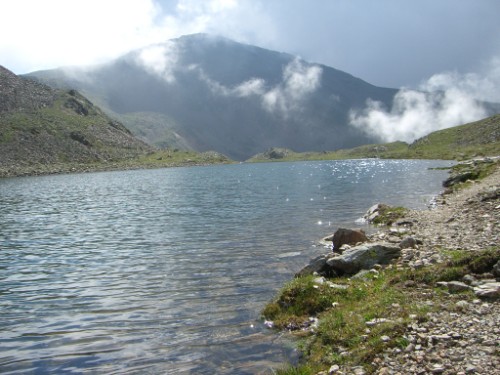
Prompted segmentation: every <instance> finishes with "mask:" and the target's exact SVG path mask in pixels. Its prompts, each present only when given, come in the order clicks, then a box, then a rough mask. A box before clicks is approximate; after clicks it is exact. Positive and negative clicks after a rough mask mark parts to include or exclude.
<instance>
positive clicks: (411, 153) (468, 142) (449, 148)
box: [249, 114, 500, 162]
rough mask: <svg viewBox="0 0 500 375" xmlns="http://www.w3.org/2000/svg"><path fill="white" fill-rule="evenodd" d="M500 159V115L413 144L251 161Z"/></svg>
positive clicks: (276, 153) (280, 154)
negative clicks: (496, 157)
mask: <svg viewBox="0 0 500 375" xmlns="http://www.w3.org/2000/svg"><path fill="white" fill-rule="evenodd" d="M478 156H500V114H496V115H494V116H491V117H487V118H485V119H482V120H479V121H475V122H471V123H468V124H464V125H459V126H454V127H451V128H448V129H443V130H438V131H435V132H432V133H430V134H428V135H426V136H425V137H422V138H420V139H417V140H416V141H414V142H413V143H411V144H408V143H405V142H392V143H384V144H370V145H363V146H358V147H354V148H350V149H341V150H337V151H333V152H322V153H318V152H302V153H298V152H294V151H292V150H288V149H276V148H271V149H269V150H267V151H266V152H263V153H259V154H257V155H255V156H253V157H252V158H251V159H250V160H249V161H252V162H262V161H297V160H332V159H359V158H383V159H455V160H464V159H471V158H475V157H478Z"/></svg>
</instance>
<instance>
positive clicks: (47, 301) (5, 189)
mask: <svg viewBox="0 0 500 375" xmlns="http://www.w3.org/2000/svg"><path fill="white" fill-rule="evenodd" d="M451 164H452V163H451V162H447V161H416V160H377V159H365V160H346V161H321V162H296V163H259V164H234V165H219V166H208V167H190V168H170V169H156V170H134V171H114V172H100V173H88V174H69V175H52V176H41V177H23V178H6V179H0V311H1V314H0V372H1V373H3V374H48V373H64V374H160V373H161V374H268V373H272V370H271V369H273V368H274V369H275V368H279V367H280V366H281V365H282V364H283V363H284V362H287V361H292V362H293V361H296V359H297V353H296V351H295V350H294V345H293V342H292V341H290V339H289V338H287V336H286V335H285V334H281V333H280V332H275V331H272V330H269V329H267V328H266V327H265V325H264V322H263V321H262V320H261V319H260V312H261V310H262V309H263V307H264V305H265V304H266V303H267V302H268V301H270V300H271V299H272V298H273V297H274V296H275V295H276V293H277V291H278V290H279V289H280V288H281V287H282V286H283V284H284V283H285V282H287V281H288V280H290V279H291V278H292V277H293V275H294V274H295V272H297V271H299V270H300V269H301V268H302V267H303V266H304V265H306V264H307V263H308V261H309V259H311V258H312V257H315V256H317V255H319V254H322V253H325V252H327V251H329V250H328V249H326V248H325V247H323V246H321V245H319V244H318V241H319V240H320V239H321V238H322V237H324V236H326V235H328V234H331V233H333V232H334V231H335V229H337V228H338V227H339V226H344V227H360V226H361V227H364V228H365V229H366V230H373V229H370V228H369V227H367V226H366V225H364V224H360V223H359V221H357V219H359V218H360V217H362V216H363V214H364V213H365V212H366V211H367V210H368V208H369V207H370V206H372V205H373V204H375V203H378V202H384V203H388V204H391V205H402V206H406V207H411V208H421V209H425V208H426V207H428V205H429V204H430V202H431V200H432V197H433V196H435V195H436V194H438V193H439V192H440V190H441V189H442V187H441V183H442V181H443V180H444V179H445V178H446V177H447V171H445V170H435V169H430V168H433V167H443V166H450V165H451Z"/></svg>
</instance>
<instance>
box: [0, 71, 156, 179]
mask: <svg viewBox="0 0 500 375" xmlns="http://www.w3.org/2000/svg"><path fill="white" fill-rule="evenodd" d="M148 151H151V147H150V146H148V145H146V144H145V143H143V142H142V141H139V140H138V139H136V138H135V137H134V136H133V135H132V134H131V133H130V131H129V130H127V129H126V128H125V127H124V126H123V125H122V124H120V123H119V122H117V121H115V120H112V119H111V118H109V117H108V116H107V115H105V114H104V113H103V112H102V111H101V110H100V109H99V108H97V107H96V106H94V105H93V104H92V103H91V102H90V101H88V100H87V99H86V98H85V97H83V96H82V95H80V94H79V93H78V92H77V91H75V90H69V91H62V90H55V89H52V88H50V87H48V86H45V85H43V84H40V83H37V82H34V81H32V80H29V79H26V78H22V77H18V76H16V75H15V74H14V73H12V72H11V71H9V70H7V69H5V68H4V67H2V66H0V175H8V174H15V171H16V170H18V169H20V168H25V167H33V169H36V166H37V165H38V166H43V165H50V164H56V163H89V162H102V161H110V160H119V159H124V158H131V157H135V156H138V155H141V154H144V153H145V152H148Z"/></svg>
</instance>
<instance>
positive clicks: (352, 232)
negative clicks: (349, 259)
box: [332, 228, 368, 251]
mask: <svg viewBox="0 0 500 375" xmlns="http://www.w3.org/2000/svg"><path fill="white" fill-rule="evenodd" d="M366 241H368V238H367V237H366V234H365V232H364V231H363V230H361V229H346V228H339V229H337V231H336V232H335V233H334V234H333V239H332V242H333V249H334V251H336V250H337V249H340V248H341V246H342V245H356V244H357V243H359V242H366Z"/></svg>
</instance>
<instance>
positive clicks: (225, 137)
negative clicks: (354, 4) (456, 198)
mask: <svg viewBox="0 0 500 375" xmlns="http://www.w3.org/2000/svg"><path fill="white" fill-rule="evenodd" d="M30 76H31V77H34V78H36V79H38V80H41V81H43V82H46V83H48V84H51V85H55V86H59V87H60V86H63V87H72V88H77V89H79V90H81V91H82V92H83V93H84V94H85V95H87V96H88V97H90V98H91V99H92V100H93V101H94V102H96V103H97V104H99V105H101V106H102V107H103V108H104V109H105V110H106V111H107V112H108V113H109V114H110V115H112V116H114V117H116V118H118V119H120V120H121V121H123V123H124V124H125V125H127V126H128V127H129V128H130V129H131V130H132V131H133V132H134V134H136V135H137V136H139V137H141V138H142V139H143V140H145V141H147V142H149V143H151V144H155V145H157V146H161V147H182V148H192V149H195V150H198V151H206V150H216V151H219V152H221V153H224V154H226V155H228V156H230V157H232V158H235V159H239V160H244V159H247V158H248V157H250V156H252V155H254V154H256V153H258V152H262V151H264V150H265V149H267V148H270V147H286V148H291V149H294V150H296V151H309V150H315V151H321V150H334V149H338V148H347V147H352V146H357V145H361V144H366V143H371V142H375V141H377V140H379V139H380V130H381V129H382V130H383V127H382V128H381V129H379V128H378V125H374V126H371V125H368V124H372V123H374V122H373V121H372V120H371V117H370V116H371V115H372V113H373V111H374V110H375V111H376V110H380V109H381V108H390V107H391V105H393V104H392V100H393V98H394V97H395V95H396V94H397V90H394V89H388V88H380V87H376V86H373V85H371V84H369V83H367V82H364V81H363V80H361V79H358V78H355V77H353V76H351V75H349V74H347V73H344V72H342V71H339V70H336V69H333V68H330V67H328V66H324V65H320V64H314V63H309V62H306V61H304V60H302V59H300V58H298V57H296V56H292V55H289V54H285V53H279V52H275V51H270V50H266V49H262V48H258V47H255V46H251V45H245V44H240V43H236V42H234V41H231V40H229V39H225V38H221V37H215V36H210V35H206V34H195V35H190V36H185V37H181V38H178V39H173V40H170V41H167V42H165V43H162V44H158V45H153V46H149V47H146V48H143V49H140V50H137V51H133V52H131V53H129V54H127V55H125V56H123V57H121V58H119V59H116V60H114V61H112V62H110V63H107V64H104V65H100V66H95V67H93V68H89V69H84V68H72V69H58V70H50V71H40V72H35V73H32V74H30ZM422 95H424V96H425V95H426V94H422ZM444 98H445V99H446V97H444ZM406 100H412V99H411V98H410V99H408V98H407V97H406V96H404V95H403V94H401V93H399V94H398V95H397V96H396V97H395V105H396V107H397V106H401V104H398V103H399V102H402V103H403V106H404V103H405V101H406ZM366 103H370V104H369V105H371V106H372V107H370V108H369V109H368V110H365V111H363V108H365V105H366ZM351 123H354V124H355V125H356V126H353V125H352V124H351ZM396 134H397V133H396Z"/></svg>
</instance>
